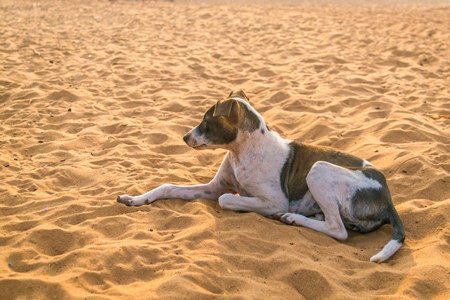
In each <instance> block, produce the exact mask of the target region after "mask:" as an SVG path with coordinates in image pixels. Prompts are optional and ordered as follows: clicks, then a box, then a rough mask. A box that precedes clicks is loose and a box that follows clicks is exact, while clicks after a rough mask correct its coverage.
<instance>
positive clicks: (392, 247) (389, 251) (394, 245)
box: [370, 240, 403, 263]
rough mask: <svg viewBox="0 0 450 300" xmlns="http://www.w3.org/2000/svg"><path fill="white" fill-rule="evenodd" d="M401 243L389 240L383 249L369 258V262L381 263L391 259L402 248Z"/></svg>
mask: <svg viewBox="0 0 450 300" xmlns="http://www.w3.org/2000/svg"><path fill="white" fill-rule="evenodd" d="M402 245H403V244H402V243H399V242H397V241H396V240H390V241H389V243H387V244H386V246H384V247H383V249H382V250H381V251H380V252H378V253H377V254H375V255H374V256H372V257H371V258H370V261H371V262H376V263H381V262H383V261H386V260H387V259H388V258H389V257H391V256H392V255H393V254H394V253H395V252H396V251H397V250H398V249H400V248H401V247H402Z"/></svg>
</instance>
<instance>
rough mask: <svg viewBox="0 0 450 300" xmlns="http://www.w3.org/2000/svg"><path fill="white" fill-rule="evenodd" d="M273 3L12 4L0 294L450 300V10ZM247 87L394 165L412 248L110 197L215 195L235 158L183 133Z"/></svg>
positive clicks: (0, 124)
mask: <svg viewBox="0 0 450 300" xmlns="http://www.w3.org/2000/svg"><path fill="white" fill-rule="evenodd" d="M262 2H264V3H262ZM275 2H276V1H272V2H270V1H261V3H258V1H256V0H255V1H254V2H251V1H247V2H245V3H247V4H246V5H239V4H238V3H239V1H235V3H231V4H229V5H222V4H221V3H225V2H220V1H215V2H214V1H212V2H209V1H198V2H195V1H190V2H182V3H180V2H177V1H175V2H163V1H159V2H157V1H95V0H92V1H11V0H3V1H1V2H0V28H2V30H1V33H0V35H1V38H0V62H1V63H0V162H1V164H0V216H1V218H0V253H1V255H0V295H1V299H449V298H450V245H449V243H450V31H449V28H450V18H449V16H450V5H449V4H445V3H442V2H441V3H439V2H426V1H422V2H414V3H413V4H411V3H412V2H410V4H407V2H406V1H405V2H397V3H391V2H389V1H385V2H383V1H380V2H377V4H373V2H370V3H372V4H370V5H369V4H364V2H363V1H360V3H356V2H350V1H348V2H345V1H340V2H338V4H327V3H326V2H323V3H322V2H318V3H316V4H313V3H308V2H301V1H297V2H295V1H291V2H288V1H287V2H276V3H275ZM367 2H369V1H367ZM240 3H242V1H241V2H240ZM255 3H256V4H255ZM355 3H356V4H355ZM239 89H243V90H244V91H245V92H246V93H247V95H248V96H249V98H250V102H251V104H252V105H253V106H254V107H255V108H256V109H257V110H258V111H259V112H260V113H261V114H262V115H263V116H264V118H265V119H266V121H267V122H268V124H269V126H270V128H271V129H272V130H275V131H277V132H279V133H280V134H281V136H282V137H285V138H288V139H291V140H296V141H299V142H305V143H310V144H314V145H325V146H332V147H336V148H338V149H340V150H342V151H347V152H351V153H353V154H356V155H358V156H360V157H363V158H365V159H367V160H369V161H370V162H372V163H373V164H374V165H376V166H377V167H378V168H379V169H381V170H382V171H383V172H384V174H385V175H386V177H387V180H388V184H389V186H390V189H391V193H392V196H393V201H394V203H395V206H396V208H397V210H398V212H399V214H400V216H401V218H402V220H403V222H404V225H405V229H406V234H407V238H406V240H405V245H404V247H403V248H401V249H400V250H399V251H398V252H397V253H396V254H395V255H394V256H393V257H392V258H391V259H390V260H388V261H387V262H386V263H382V264H375V263H371V262H369V258H370V257H371V256H372V255H373V254H375V253H377V252H378V251H379V250H380V249H381V247H383V246H384V245H385V244H386V243H387V242H388V240H389V239H390V238H391V235H392V228H391V226H390V225H385V226H383V227H382V228H381V229H380V230H378V231H375V232H372V233H369V234H358V233H350V234H349V238H348V239H347V240H346V241H337V240H335V239H333V238H331V237H329V236H326V235H324V234H321V233H318V232H314V231H312V230H310V229H306V228H301V227H294V226H287V225H284V224H282V223H280V222H278V221H275V220H271V219H266V218H264V217H262V216H260V215H257V214H255V213H239V212H232V211H226V210H222V209H221V208H220V207H219V205H218V204H217V203H216V202H213V201H207V200H202V199H198V200H195V201H182V200H179V199H174V200H167V201H157V202H155V203H153V204H152V205H146V206H142V207H126V206H124V205H122V204H119V203H117V202H116V197H117V195H119V194H125V193H128V194H131V195H137V194H141V193H144V192H146V191H148V190H150V189H152V188H154V187H157V186H158V185H161V184H163V183H175V184H196V183H206V182H208V181H209V180H210V179H211V178H212V177H213V176H214V174H215V172H216V171H217V169H218V166H219V165H220V163H221V161H222V159H223V156H224V154H225V151H222V150H215V151H211V150H205V151H195V150H193V149H190V148H189V147H188V146H186V145H185V144H184V142H183V140H182V136H183V135H184V134H185V133H186V132H187V131H189V130H190V129H191V128H192V127H194V126H195V125H197V124H198V123H199V121H200V120H201V118H202V116H203V114H204V112H205V111H206V110H207V109H208V108H209V107H210V106H212V105H213V104H214V103H215V102H216V101H217V100H220V99H223V98H224V97H226V96H227V95H228V94H229V92H230V91H232V90H239Z"/></svg>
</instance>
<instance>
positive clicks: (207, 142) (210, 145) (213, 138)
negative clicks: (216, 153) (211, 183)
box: [183, 91, 261, 150]
mask: <svg viewBox="0 0 450 300" xmlns="http://www.w3.org/2000/svg"><path fill="white" fill-rule="evenodd" d="M248 100H249V99H248V97H247V95H245V93H244V92H243V91H239V92H231V93H230V95H229V96H228V98H227V99H225V100H220V101H218V102H217V103H216V104H215V105H214V106H212V107H211V108H210V109H209V110H208V111H207V112H206V113H205V115H204V117H203V120H202V122H201V123H200V124H199V125H198V126H197V127H195V128H194V129H192V130H191V131H189V132H188V133H187V134H186V135H185V136H184V137H183V140H184V141H185V142H186V144H188V146H190V147H192V148H194V149H197V150H202V149H215V148H225V149H228V148H229V146H230V145H231V144H233V143H234V142H236V141H237V139H238V137H239V133H240V132H248V133H251V132H253V131H255V130H257V129H258V128H259V127H260V125H261V120H260V117H259V116H258V114H257V113H256V111H254V109H253V108H252V107H251V106H250V104H249V103H248Z"/></svg>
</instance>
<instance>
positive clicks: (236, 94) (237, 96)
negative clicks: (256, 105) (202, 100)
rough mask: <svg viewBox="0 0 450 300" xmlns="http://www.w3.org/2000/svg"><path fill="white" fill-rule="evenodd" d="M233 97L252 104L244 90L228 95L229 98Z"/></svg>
mask: <svg viewBox="0 0 450 300" xmlns="http://www.w3.org/2000/svg"><path fill="white" fill-rule="evenodd" d="M233 97H236V98H241V99H244V100H245V101H247V102H250V101H249V100H250V99H249V98H248V97H247V95H246V94H245V93H244V91H243V90H240V91H237V92H233V91H232V92H231V93H230V94H229V95H228V98H233Z"/></svg>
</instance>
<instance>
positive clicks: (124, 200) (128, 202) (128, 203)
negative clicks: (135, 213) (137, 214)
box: [117, 195, 133, 206]
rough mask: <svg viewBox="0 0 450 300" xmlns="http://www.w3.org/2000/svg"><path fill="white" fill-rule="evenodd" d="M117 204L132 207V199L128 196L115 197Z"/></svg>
mask: <svg viewBox="0 0 450 300" xmlns="http://www.w3.org/2000/svg"><path fill="white" fill-rule="evenodd" d="M117 202H120V203H123V204H125V205H126V206H133V199H132V198H131V196H128V195H122V196H117Z"/></svg>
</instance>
